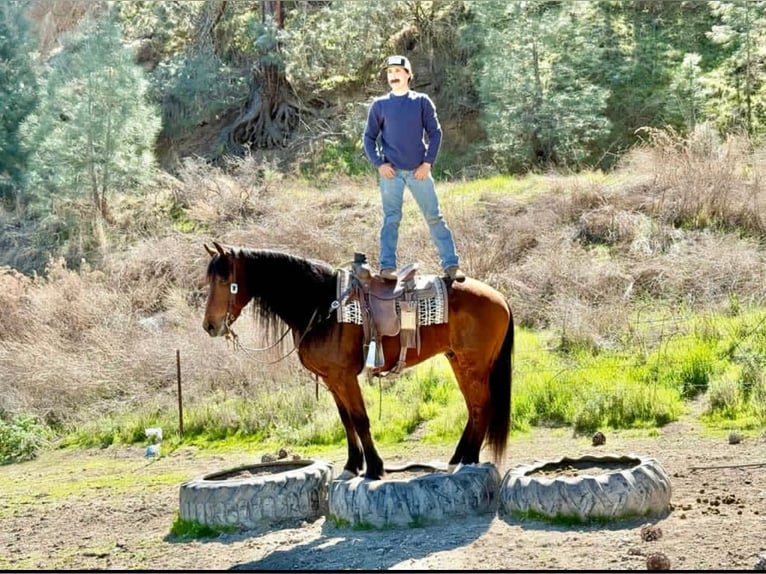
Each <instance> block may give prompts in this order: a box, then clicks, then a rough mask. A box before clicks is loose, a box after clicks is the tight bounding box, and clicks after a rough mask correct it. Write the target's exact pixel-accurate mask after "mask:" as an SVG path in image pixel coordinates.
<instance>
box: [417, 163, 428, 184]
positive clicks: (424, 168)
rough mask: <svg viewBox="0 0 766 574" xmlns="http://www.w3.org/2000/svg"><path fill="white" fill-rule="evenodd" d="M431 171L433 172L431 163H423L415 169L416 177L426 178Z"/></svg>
mask: <svg viewBox="0 0 766 574" xmlns="http://www.w3.org/2000/svg"><path fill="white" fill-rule="evenodd" d="M429 173H431V164H430V163H421V164H420V165H419V166H418V167H417V169H415V179H421V180H422V179H425V178H427V177H428V174H429Z"/></svg>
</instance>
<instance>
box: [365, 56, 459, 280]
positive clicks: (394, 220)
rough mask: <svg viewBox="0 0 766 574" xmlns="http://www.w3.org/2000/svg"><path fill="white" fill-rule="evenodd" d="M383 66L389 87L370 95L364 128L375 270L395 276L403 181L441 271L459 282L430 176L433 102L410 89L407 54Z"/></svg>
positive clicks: (436, 140) (436, 132)
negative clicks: (376, 245) (371, 169)
mask: <svg viewBox="0 0 766 574" xmlns="http://www.w3.org/2000/svg"><path fill="white" fill-rule="evenodd" d="M384 68H385V70H386V76H387V79H388V85H389V87H390V88H391V91H390V92H389V93H388V94H386V95H384V96H380V97H378V98H375V99H374V100H373V102H372V104H371V105H370V109H369V112H368V115H367V127H366V128H365V130H364V151H365V154H366V155H367V157H368V159H369V160H370V161H371V162H372V164H373V165H374V166H375V167H376V168H377V169H378V173H379V174H380V198H381V203H382V207H383V226H382V227H381V230H380V275H381V276H382V277H383V278H385V279H396V246H397V243H398V240H399V224H400V223H401V220H402V203H403V199H404V188H405V186H406V187H408V188H409V190H410V192H411V193H412V196H413V197H414V198H415V201H416V202H417V204H418V207H419V208H420V211H421V213H422V214H423V216H424V217H425V220H426V223H427V224H428V227H429V230H430V232H431V239H432V240H433V242H434V245H435V246H436V250H437V251H438V253H439V259H440V262H441V266H442V268H443V269H444V273H445V274H446V275H447V277H449V278H450V279H453V280H455V281H463V280H464V279H465V274H464V273H463V271H461V269H460V260H459V258H458V255H457V252H456V251H455V243H454V241H453V239H452V232H451V231H450V229H449V227H447V224H446V222H445V221H444V217H443V215H442V213H441V210H440V209H439V200H438V198H437V196H436V188H435V185H434V179H433V176H432V175H431V166H432V165H433V163H434V161H436V155H437V154H438V153H439V145H440V144H441V139H442V130H441V126H440V125H439V119H438V118H437V116H436V107H435V106H434V104H433V102H432V101H431V98H429V97H428V96H427V95H426V94H422V93H419V92H416V91H414V90H410V82H411V81H412V77H413V74H412V66H411V65H410V61H409V60H408V59H407V58H405V57H404V56H389V57H388V58H386V61H385V64H384ZM424 135H426V136H427V137H428V141H427V143H426V142H425V141H424ZM378 139H380V145H378Z"/></svg>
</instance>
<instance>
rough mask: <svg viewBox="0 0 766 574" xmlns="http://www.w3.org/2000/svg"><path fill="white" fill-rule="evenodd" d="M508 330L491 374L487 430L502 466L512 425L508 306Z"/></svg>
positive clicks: (511, 343)
mask: <svg viewBox="0 0 766 574" xmlns="http://www.w3.org/2000/svg"><path fill="white" fill-rule="evenodd" d="M508 311H509V313H510V315H509V321H508V330H507V331H506V332H505V339H504V340H503V346H502V348H501V349H500V354H499V355H498V356H497V358H496V359H495V363H494V365H492V371H491V372H490V374H489V396H490V403H491V405H492V413H491V415H490V419H489V428H488V429H487V443H488V444H489V446H490V448H491V449H492V456H493V458H494V459H495V463H496V464H500V462H501V461H502V459H503V455H504V454H505V446H506V443H507V442H508V431H509V430H510V425H511V386H512V382H513V372H512V371H513V365H512V359H513V331H514V328H513V312H512V311H511V308H510V305H509V306H508Z"/></svg>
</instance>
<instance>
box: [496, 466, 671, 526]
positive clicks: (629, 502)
mask: <svg viewBox="0 0 766 574" xmlns="http://www.w3.org/2000/svg"><path fill="white" fill-rule="evenodd" d="M577 464H581V465H590V466H599V465H602V466H604V467H605V468H606V469H608V470H607V471H606V472H601V473H585V474H578V475H576V476H557V477H551V476H546V475H545V473H544V471H546V470H554V469H556V468H560V467H564V466H566V465H570V466H571V465H577ZM670 496H671V485H670V478H669V477H668V475H667V473H666V472H665V470H664V469H663V468H662V466H661V465H660V463H659V462H657V460H655V459H654V458H650V457H641V456H636V455H627V456H619V455H604V456H583V457H580V458H568V457H563V458H561V459H558V460H554V461H537V462H535V463H533V464H529V465H520V466H518V467H516V468H512V469H510V470H509V471H508V472H507V473H506V474H505V476H504V477H503V481H502V484H501V485H500V507H501V509H502V510H503V511H504V512H506V513H508V514H510V515H522V516H530V517H535V518H543V519H555V520H559V521H574V522H592V521H611V520H616V519H621V518H628V517H632V516H645V515H650V514H657V513H660V512H663V511H665V510H667V509H668V507H669V505H670Z"/></svg>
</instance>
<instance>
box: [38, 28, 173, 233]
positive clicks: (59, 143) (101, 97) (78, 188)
mask: <svg viewBox="0 0 766 574" xmlns="http://www.w3.org/2000/svg"><path fill="white" fill-rule="evenodd" d="M121 38H122V36H121V31H120V28H119V25H118V24H117V22H116V21H115V19H114V18H113V17H112V16H111V15H109V14H107V15H105V16H103V17H102V18H101V19H98V20H86V21H84V22H83V23H82V24H81V26H80V27H79V28H78V31H77V32H76V33H74V34H73V35H72V36H71V37H69V38H68V39H67V40H66V41H65V45H64V48H63V50H62V52H61V53H60V54H58V55H56V56H55V57H54V58H53V59H52V60H51V62H50V64H49V66H50V70H49V73H48V75H47V82H46V86H45V90H44V93H43V94H42V97H41V105H40V107H39V110H38V112H37V113H36V114H34V115H32V116H30V118H29V119H28V121H27V122H25V124H24V136H25V141H26V144H27V146H28V148H29V149H30V150H32V152H33V154H32V157H31V158H30V192H31V195H32V197H33V201H34V202H35V204H36V206H37V207H38V208H39V209H41V210H42V211H43V213H45V212H49V211H50V210H51V208H52V205H53V204H54V203H55V202H56V201H57V200H75V201H80V202H83V201H84V202H85V203H86V204H89V205H90V207H91V209H92V213H93V214H94V215H95V217H97V218H101V219H102V220H106V221H108V220H109V219H110V214H109V201H108V200H109V197H110V196H111V195H112V194H114V193H116V192H120V193H126V192H130V191H138V190H140V189H141V188H142V186H143V185H145V184H146V183H148V182H149V181H150V179H151V177H152V175H153V174H154V172H155V170H154V166H155V159H154V155H153V145H154V142H155V139H156V136H157V134H158V133H159V129H160V119H159V112H158V111H157V110H156V109H155V108H154V107H153V106H152V105H149V104H148V103H147V101H146V93H147V90H148V82H147V80H146V78H145V77H144V71H143V70H142V68H140V67H139V66H137V65H136V64H135V63H134V61H133V53H132V51H131V50H130V49H128V48H127V47H125V46H124V45H123V44H122V43H121Z"/></svg>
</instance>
